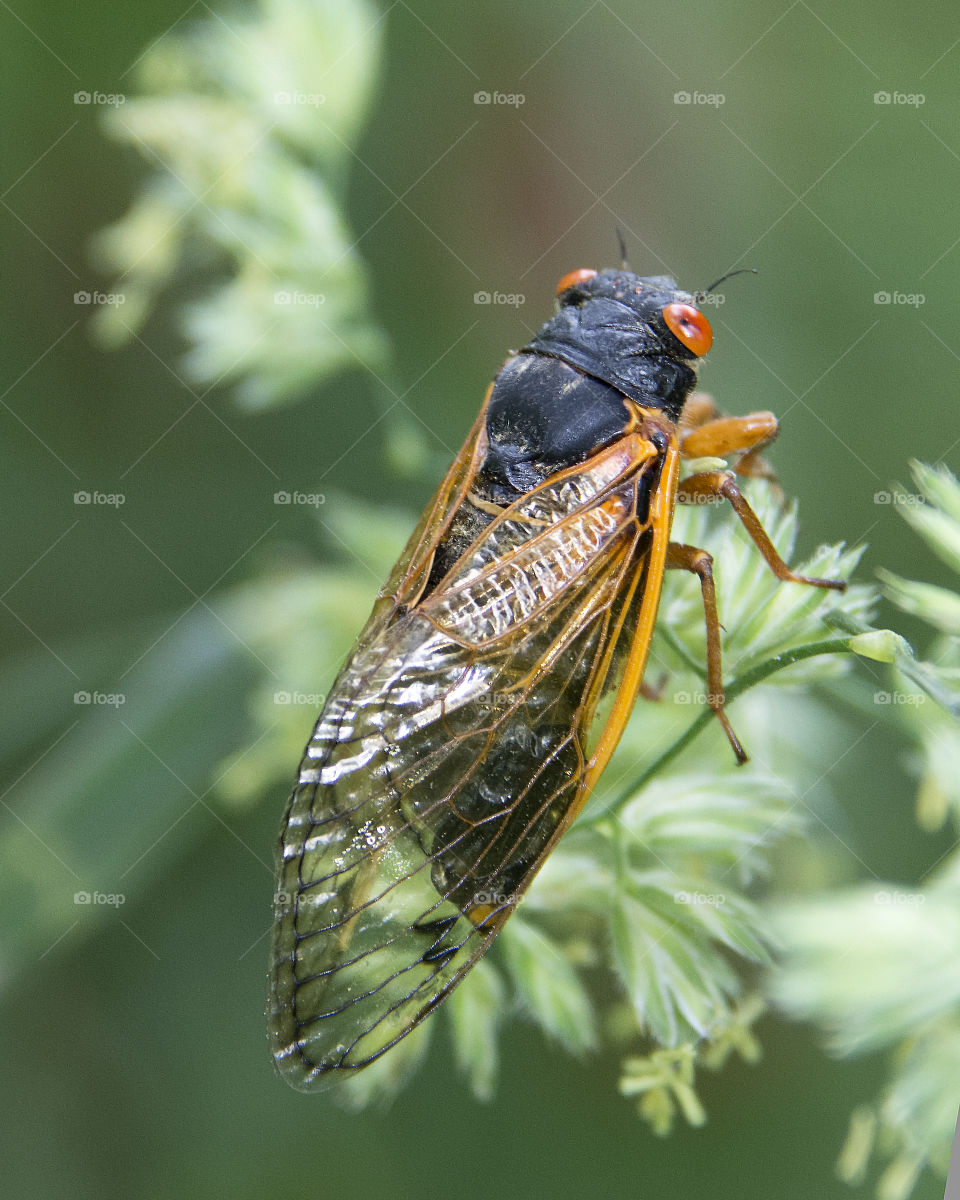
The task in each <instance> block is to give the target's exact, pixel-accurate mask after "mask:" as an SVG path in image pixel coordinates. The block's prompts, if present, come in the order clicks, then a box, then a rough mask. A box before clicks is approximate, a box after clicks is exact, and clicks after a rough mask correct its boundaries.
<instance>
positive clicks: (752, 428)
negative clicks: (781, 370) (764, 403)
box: [680, 392, 780, 489]
mask: <svg viewBox="0 0 960 1200" xmlns="http://www.w3.org/2000/svg"><path fill="white" fill-rule="evenodd" d="M779 432H780V425H779V423H778V421H777V418H776V417H775V416H774V415H773V413H772V412H755V413H748V414H747V415H746V416H744V417H723V416H720V414H719V412H718V411H717V409H716V407H715V406H714V403H713V401H712V400H711V399H710V397H709V396H707V395H705V394H704V393H702V392H695V393H694V394H693V396H691V397H690V399H689V400H688V401H687V403H686V406H685V407H684V410H683V417H682V418H681V422H680V453H681V454H682V455H683V457H684V458H704V457H713V456H717V457H719V458H726V457H727V456H728V455H730V454H738V453H739V454H740V455H741V457H740V458H739V459H738V460H737V462H736V463H735V464H734V468H733V469H734V470H735V471H736V473H737V474H738V475H752V476H756V477H759V478H761V479H767V480H769V481H770V482H771V483H772V484H774V485H775V486H776V487H777V488H778V489H779V486H780V485H779V481H778V480H777V476H776V474H775V473H774V470H773V468H772V467H771V466H770V464H769V463H768V462H767V461H766V460H765V459H764V458H762V457H761V454H760V451H761V450H763V449H764V448H765V447H767V446H769V445H770V443H771V442H772V441H773V439H774V438H775V437H776V436H777V434H778V433H779Z"/></svg>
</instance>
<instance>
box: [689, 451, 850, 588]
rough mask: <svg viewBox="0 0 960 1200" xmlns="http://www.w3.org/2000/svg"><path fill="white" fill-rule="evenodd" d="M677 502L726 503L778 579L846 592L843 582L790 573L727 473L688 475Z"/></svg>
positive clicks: (706, 472)
mask: <svg viewBox="0 0 960 1200" xmlns="http://www.w3.org/2000/svg"><path fill="white" fill-rule="evenodd" d="M677 500H678V502H679V503H680V504H702V503H703V502H704V501H707V502H709V501H711V500H729V501H730V503H731V504H732V505H733V511H734V512H735V513H736V514H737V516H738V517H739V518H740V520H741V521H742V522H743V527H744V529H746V531H747V533H749V534H750V537H751V539H752V540H753V543H754V545H755V546H756V547H757V549H758V550H759V551H760V553H761V554H762V555H763V557H764V558H765V559H766V562H767V565H768V566H769V567H770V570H771V571H773V573H774V575H776V577H777V578H778V579H783V580H789V581H790V582H791V583H808V584H810V585H811V586H812V587H821V588H833V589H834V590H835V591H838V592H842V591H845V590H846V587H847V585H846V583H845V582H844V581H843V580H842V579H814V578H812V577H810V576H809V575H798V574H797V573H796V572H795V571H791V570H790V568H789V567H788V566H787V564H786V563H785V562H784V561H783V559H782V558H781V557H780V555H779V554H778V553H777V549H776V547H775V546H774V544H773V542H771V541H770V537H769V535H768V534H767V531H766V530H765V529H764V527H763V526H762V525H761V524H760V518H759V517H758V516H757V514H756V513H755V512H754V511H753V509H752V508H751V507H750V505H749V504H748V503H747V500H746V497H745V496H744V494H743V493H742V492H741V491H740V489H739V487H737V481H736V480H735V479H734V478H733V476H732V475H731V474H729V472H727V471H704V472H703V474H701V475H688V476H687V478H686V479H684V480H683V481H682V482H681V483H680V485H679V487H678V488H677Z"/></svg>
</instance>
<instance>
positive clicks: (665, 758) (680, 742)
mask: <svg viewBox="0 0 960 1200" xmlns="http://www.w3.org/2000/svg"><path fill="white" fill-rule="evenodd" d="M852 653H853V651H852V650H851V649H850V637H849V635H847V636H845V637H839V638H827V639H826V640H824V641H821V642H810V643H809V644H808V645H806V646H797V647H796V648H795V649H793V650H786V651H784V653H783V654H776V655H774V656H773V658H768V659H765V660H764V661H763V662H761V663H758V664H757V665H756V666H755V667H751V668H750V670H749V671H746V672H745V673H744V674H743V675H740V676H739V677H738V678H736V679H733V680H731V682H730V683H728V684H727V686H726V687H725V688H724V689H723V693H724V697H725V700H726V703H727V704H729V703H730V701H731V700H736V698H737V697H738V696H741V695H742V694H743V693H744V692H746V691H747V690H749V689H750V688H752V687H753V686H754V684H757V683H760V682H761V681H762V680H764V679H767V678H768V677H769V676H770V675H774V674H775V673H776V672H777V671H782V670H783V668H784V667H790V666H792V665H793V664H794V663H797V662H802V661H803V659H805V658H815V657H816V656H817V655H818V654H852ZM713 719H714V716H713V710H712V709H710V708H707V707H704V710H703V712H702V713H701V714H700V715H699V716H698V717H697V719H696V720H695V721H694V722H693V724H692V725H690V726H689V727H688V728H687V729H686V730H685V731H684V732H683V733H682V734H681V735H680V737H678V738H677V740H676V741H675V742H674V743H673V744H672V745H671V746H668V747H667V749H666V750H664V752H663V753H662V754H661V755H660V757H659V758H657V759H655V760H654V761H653V762H652V763H651V764H650V766H649V767H647V769H646V770H645V771H644V772H643V774H642V775H641V776H640V778H639V779H637V780H636V781H635V782H634V783H633V784H631V786H630V788H629V789H628V790H627V791H625V792H624V793H623V794H622V795H621V796H620V797H619V798H618V799H617V801H616V802H615V804H614V805H613V806H612V807H614V808H616V807H618V806H619V805H620V804H621V803H623V802H625V801H626V800H628V799H629V798H630V797H631V796H633V795H634V794H635V793H636V792H637V791H638V789H639V788H641V787H643V785H644V784H645V783H647V782H648V781H649V780H650V779H652V778H653V777H654V776H655V775H656V774H657V773H658V772H659V771H660V770H661V769H662V768H663V767H664V766H666V764H667V763H668V762H671V761H672V760H673V759H674V758H676V757H677V755H678V754H679V753H680V751H681V750H684V749H685V748H686V747H687V746H688V745H689V744H690V742H692V741H693V739H694V738H695V737H696V736H697V734H698V733H699V732H700V731H701V730H702V729H705V728H706V727H707V725H709V724H710V722H711V721H712V720H713Z"/></svg>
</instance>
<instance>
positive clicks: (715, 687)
mask: <svg viewBox="0 0 960 1200" xmlns="http://www.w3.org/2000/svg"><path fill="white" fill-rule="evenodd" d="M667 569H668V570H671V569H673V570H680V571H691V572H692V573H693V574H694V575H696V576H698V577H699V579H700V591H701V593H702V595H703V615H704V617H705V618H706V626H707V703H708V704H709V705H710V707H711V708H712V709H713V711H714V714H715V715H716V717H717V720H718V721H719V722H720V724H721V725H722V726H723V732H724V733H725V734H726V735H727V740H728V741H729V742H730V745H731V746H732V747H733V752H734V754H735V755H736V756H737V762H738V763H745V762H746V761H747V753H746V751H745V750H744V748H743V746H742V745H741V743H740V739H739V738H738V737H737V735H736V734H735V733H734V732H733V726H732V725H731V724H730V722H729V720H727V714H726V712H725V711H724V706H723V703H724V697H723V664H722V659H721V651H720V619H719V617H718V616H717V590H716V587H715V586H714V582H713V558H712V556H711V555H710V554H708V553H707V551H706V550H700V549H698V547H696V546H685V545H683V543H681V542H671V543H670V546H669V547H668V549H667Z"/></svg>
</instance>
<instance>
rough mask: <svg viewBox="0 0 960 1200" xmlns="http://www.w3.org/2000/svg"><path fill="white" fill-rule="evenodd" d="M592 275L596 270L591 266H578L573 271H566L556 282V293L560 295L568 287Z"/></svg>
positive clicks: (582, 281)
mask: <svg viewBox="0 0 960 1200" xmlns="http://www.w3.org/2000/svg"><path fill="white" fill-rule="evenodd" d="M594 275H596V271H595V270H594V269H593V267H578V268H577V269H576V270H575V271H568V272H567V273H566V275H564V277H563V278H562V279H561V280H560V282H559V283H558V284H557V295H558V296H562V295H563V293H564V292H566V291H569V290H570V288H572V287H576V285H577V284H578V283H586V281H587V280H588V279H592V278H593V277H594Z"/></svg>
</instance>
